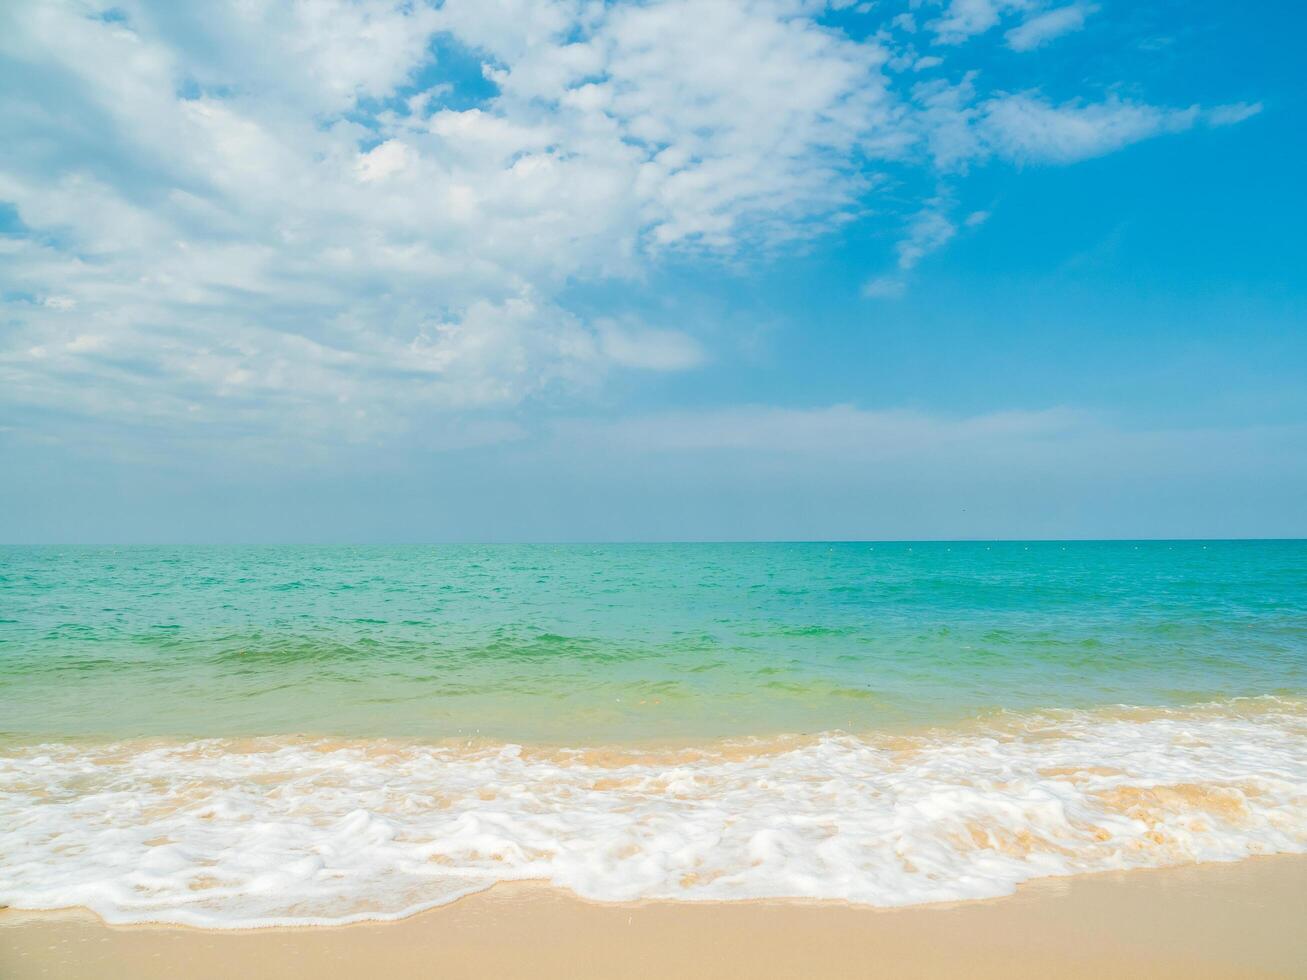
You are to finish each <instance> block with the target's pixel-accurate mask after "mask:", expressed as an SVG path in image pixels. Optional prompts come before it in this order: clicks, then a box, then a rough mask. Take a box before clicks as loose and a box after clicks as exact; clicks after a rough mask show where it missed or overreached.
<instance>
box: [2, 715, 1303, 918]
mask: <svg viewBox="0 0 1307 980" xmlns="http://www.w3.org/2000/svg"><path fill="white" fill-rule="evenodd" d="M1303 851H1307V711H1304V709H1303V707H1302V706H1301V705H1298V704H1295V703H1288V702H1277V701H1274V699H1271V700H1265V699H1263V700H1261V701H1258V702H1256V703H1254V704H1252V705H1249V704H1248V703H1243V704H1242V705H1240V704H1237V703H1232V704H1227V705H1225V706H1221V707H1216V708H1210V709H1206V710H1195V711H1190V712H1164V711H1163V712H1131V711H1123V712H1118V713H1116V714H1114V715H1108V714H1093V713H1065V714H1060V715H1056V716H1055V715H1041V716H1034V717H1027V718H1024V719H1013V720H1009V721H1007V722H1004V723H1002V724H997V725H994V726H991V727H989V728H986V729H984V730H973V731H969V732H959V731H953V732H937V733H933V734H930V735H927V736H920V737H911V738H907V737H889V736H883V737H881V736H867V737H853V736H849V735H840V734H831V735H826V736H821V737H817V738H813V739H806V740H788V741H787V740H772V741H768V742H751V743H734V744H720V745H716V746H713V747H711V748H705V749H699V750H694V751H690V750H682V751H663V752H652V753H641V752H637V751H634V750H611V751H603V752H600V751H596V750H582V749H576V750H556V751H544V750H533V749H523V748H521V747H519V746H513V745H507V746H495V747H486V746H481V747H457V748H456V747H451V746H448V745H417V744H403V743H395V742H386V741H370V742H369V741H354V742H341V741H338V740H337V741H328V740H310V739H276V740H274V739H266V740H264V739H259V740H248V741H243V742H240V741H233V740H210V741H201V742H192V743H187V744H175V745H162V744H152V745H132V744H121V745H114V746H96V747H87V746H72V745H45V746H40V747H35V748H30V747H29V748H25V749H21V750H11V751H9V752H7V753H5V754H3V755H0V902H4V903H7V904H9V905H11V906H14V907H16V908H27V909H45V908H58V907H66V906H86V907H89V908H91V909H93V910H94V911H95V912H97V913H98V914H99V915H101V916H102V917H103V918H105V919H106V920H108V921H110V922H141V921H157V922H174V923H185V924H192V925H201V926H210V927H254V926H267V925H277V924H310V923H341V922H349V921H356V920H359V919H368V918H373V919H383V918H396V917H399V916H403V915H406V914H409V913H411V912H414V911H416V910H418V909H421V908H426V907H430V906H433V905H438V904H441V903H443V902H447V901H450V900H452V899H454V898H457V897H459V896H461V895H465V894H468V893H470V892H473V891H477V890H479V889H482V888H485V887H488V886H489V885H490V884H492V883H493V882H496V881H503V880H508V879H527V878H531V879H545V880H548V881H550V882H553V883H554V884H556V885H559V886H563V887H566V888H569V889H571V890H573V891H574V892H576V893H577V894H579V895H582V896H585V897H587V898H592V899H599V900H627V899H637V898H671V899H688V900H729V899H744V898H763V897H778V898H779V897H804V898H823V899H844V900H848V901H851V902H858V903H866V904H871V905H882V906H889V905H907V904H914V903H924V902H935V901H945V900H958V899H969V898H982V897H990V896H996V895H1002V894H1005V893H1008V892H1010V891H1011V890H1012V889H1013V888H1014V887H1015V886H1016V885H1017V884H1018V883H1020V882H1022V881H1025V880H1028V879H1031V878H1035V877H1040V876H1045V875H1065V874H1076V873H1083V872H1092V871H1103V870H1111V869H1122V868H1137V867H1156V866H1162V865H1169V864H1176V863H1183V862H1191V861H1224V860H1235V859H1238V858H1242V857H1245V856H1247V855H1251V854H1269V853H1277V852H1303Z"/></svg>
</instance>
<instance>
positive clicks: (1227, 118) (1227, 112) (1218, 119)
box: [1206, 102, 1262, 126]
mask: <svg viewBox="0 0 1307 980" xmlns="http://www.w3.org/2000/svg"><path fill="white" fill-rule="evenodd" d="M1261 111H1262V104H1261V103H1260V102H1235V103H1233V104H1231V105H1218V106H1213V107H1212V108H1211V109H1209V110H1207V113H1206V119H1207V122H1208V124H1209V125H1211V126H1234V125H1236V124H1238V123H1241V122H1243V121H1244V120H1245V119H1251V118H1252V117H1253V116H1256V115H1258V114H1259V113H1261Z"/></svg>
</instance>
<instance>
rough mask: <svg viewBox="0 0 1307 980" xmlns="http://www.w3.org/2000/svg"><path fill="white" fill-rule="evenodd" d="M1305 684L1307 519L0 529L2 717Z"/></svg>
mask: <svg viewBox="0 0 1307 980" xmlns="http://www.w3.org/2000/svg"><path fill="white" fill-rule="evenodd" d="M1304 692H1307V542H1301V541H1265V542H1224V541H1208V542H1112V543H1097V542H1094V543H1091V542H1085V543H1066V544H1062V543H1033V542H1032V543H1019V542H1005V543H970V542H969V543H951V544H950V543H915V544H907V543H888V544H887V543H839V544H828V543H809V544H801V543H777V544H666V545H521V546H508V545H503V546H422V547H419V546H412V547H121V548H112V547H98V548H68V547H35V548H27V547H7V548H3V549H0V738H3V739H5V740H7V741H9V742H10V743H14V742H19V743H21V742H30V741H33V740H41V739H51V738H57V739H65V740H66V739H80V738H91V739H102V738H126V737H137V736H168V737H207V736H238V735H265V734H292V733H303V734H329V735H342V736H351V737H359V736H362V737H371V736H403V737H420V738H446V737H457V736H481V737H483V738H488V739H498V740H510V741H525V742H542V743H556V744H593V743H602V742H615V741H616V742H621V741H641V740H654V739H666V740H672V741H677V740H695V739H701V738H712V737H719V736H734V735H743V734H777V733H787V732H800V733H806V732H819V731H830V730H844V731H853V732H862V731H897V730H916V729H921V728H923V727H929V726H935V725H952V724H957V723H965V722H966V721H967V720H968V719H973V718H977V717H986V716H991V715H993V714H994V713H995V712H1002V711H1029V710H1037V709H1044V708H1092V707H1096V706H1104V705H1115V704H1134V705H1186V704H1193V703H1198V702H1204V701H1209V700H1215V699H1223V698H1230V697H1239V696H1256V695H1265V694H1279V695H1288V696H1300V695H1302V694H1303V693H1304Z"/></svg>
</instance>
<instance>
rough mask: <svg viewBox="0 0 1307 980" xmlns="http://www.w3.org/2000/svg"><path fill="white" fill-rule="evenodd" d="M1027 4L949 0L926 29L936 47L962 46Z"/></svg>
mask: <svg viewBox="0 0 1307 980" xmlns="http://www.w3.org/2000/svg"><path fill="white" fill-rule="evenodd" d="M1030 5H1031V4H1030V2H1029V0H950V2H949V4H948V6H947V7H946V8H945V10H944V13H943V14H942V15H941V16H940V17H938V18H936V19H935V20H933V21H931V22H930V23H929V24H927V25H926V26H927V27H929V28H930V29H931V30H932V31H934V33H935V40H936V41H937V42H938V43H939V44H961V43H962V42H964V41H966V40H968V39H970V38H972V37H974V36H975V35H977V34H984V33H985V32H986V31H988V30H990V29H991V28H993V27H995V26H996V25H997V24H998V23H999V21H1000V20H1001V19H1002V18H1003V17H1004V16H1005V15H1006V14H1008V13H1010V12H1012V11H1015V10H1025V9H1028V8H1029V7H1030Z"/></svg>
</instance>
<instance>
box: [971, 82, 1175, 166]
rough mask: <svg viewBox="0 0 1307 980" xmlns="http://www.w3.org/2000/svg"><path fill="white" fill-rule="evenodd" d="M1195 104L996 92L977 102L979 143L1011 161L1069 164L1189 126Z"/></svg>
mask: <svg viewBox="0 0 1307 980" xmlns="http://www.w3.org/2000/svg"><path fill="white" fill-rule="evenodd" d="M1200 111H1201V110H1199V109H1198V108H1197V107H1196V106H1195V107H1190V108H1188V109H1163V108H1158V107H1156V106H1150V105H1142V104H1139V103H1135V102H1128V101H1125V100H1123V99H1119V98H1115V97H1113V98H1109V99H1107V100H1106V101H1104V102H1099V103H1089V104H1083V103H1079V102H1072V103H1065V104H1063V105H1052V104H1050V103H1048V102H1046V101H1044V100H1043V99H1041V98H1039V97H1038V96H1033V95H1007V96H1000V97H998V98H995V99H990V100H989V101H987V102H985V103H983V104H982V106H981V107H980V118H979V121H978V123H977V129H978V131H979V134H980V139H981V140H982V142H983V144H984V146H985V147H987V148H988V149H989V150H990V151H992V152H994V153H996V154H997V155H999V156H1003V157H1007V158H1008V159H1011V160H1017V161H1029V162H1039V163H1072V162H1075V161H1077V160H1084V159H1088V158H1089V157H1095V156H1101V155H1103V154H1105V153H1110V152H1112V151H1113V150H1119V149H1120V148H1121V147H1123V146H1128V145H1129V144H1131V143H1137V142H1139V141H1140V140H1143V139H1147V138H1149V137H1151V136H1156V135H1158V134H1160V133H1174V132H1179V131H1181V130H1184V129H1189V128H1190V127H1192V126H1193V125H1194V123H1195V122H1197V121H1198V119H1199V117H1200Z"/></svg>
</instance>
